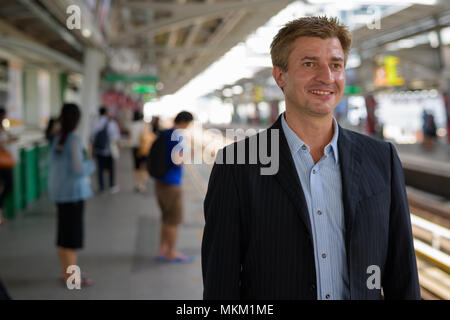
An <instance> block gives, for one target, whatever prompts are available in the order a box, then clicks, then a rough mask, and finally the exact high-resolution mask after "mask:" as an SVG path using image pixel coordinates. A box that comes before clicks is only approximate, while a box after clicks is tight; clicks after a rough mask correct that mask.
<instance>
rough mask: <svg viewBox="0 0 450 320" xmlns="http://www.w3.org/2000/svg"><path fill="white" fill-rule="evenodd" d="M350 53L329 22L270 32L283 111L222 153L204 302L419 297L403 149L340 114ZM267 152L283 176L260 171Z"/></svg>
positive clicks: (311, 20) (340, 29) (211, 199)
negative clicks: (349, 126) (357, 128)
mask: <svg viewBox="0 0 450 320" xmlns="http://www.w3.org/2000/svg"><path fill="white" fill-rule="evenodd" d="M350 46H351V36H350V33H349V32H348V30H347V28H346V27H345V26H343V25H341V24H339V22H338V21H337V20H336V19H329V18H326V17H320V18H319V17H307V18H301V19H297V20H294V21H292V22H290V23H288V24H287V25H285V26H284V27H283V28H282V29H281V30H280V31H279V32H278V34H277V35H276V36H275V38H274V40H273V42H272V44H271V56H272V62H273V65H274V67H273V72H272V74H273V77H274V79H275V81H276V83H277V84H278V86H279V87H280V88H281V89H282V91H283V93H284V96H285V101H286V112H285V113H283V114H282V115H281V116H280V117H279V118H278V120H277V121H276V122H275V123H274V124H273V125H272V127H270V128H269V129H268V130H267V131H264V132H262V133H260V134H258V135H255V136H253V137H250V138H247V139H244V140H241V141H240V142H238V143H234V144H232V145H230V146H228V147H226V148H224V149H223V150H221V151H220V152H219V153H218V156H217V159H216V163H215V164H214V167H213V169H212V172H211V177H210V180H209V185H208V192H207V195H206V198H205V202H204V211H205V222H206V223H205V229H204V234H203V242H202V271H203V283H204V293H203V296H204V298H205V299H320V300H333V299H381V298H382V295H384V298H385V299H419V298H420V289H419V283H418V275H417V266H416V258H415V253H414V245H413V239H412V232H411V222H410V216H409V208H408V202H407V198H406V192H405V185H404V178H403V173H402V167H401V164H400V161H399V158H398V156H397V152H396V150H395V148H394V146H393V145H392V144H390V143H386V142H382V141H379V140H375V139H373V138H370V137H367V136H365V135H361V134H358V133H355V132H352V131H349V130H346V129H344V128H342V127H340V126H339V125H338V123H337V122H336V120H335V119H334V118H333V110H334V108H335V107H336V106H337V105H338V103H339V101H340V100H341V98H342V95H343V92H344V87H345V71H344V68H345V63H346V61H347V57H348V53H349V51H350ZM255 146H256V147H255ZM262 149H264V150H266V151H267V150H271V152H270V153H271V154H270V158H269V159H271V164H272V167H275V169H276V170H269V171H267V170H266V171H264V169H267V164H268V163H267V161H266V160H267V159H268V158H267V157H262V155H264V152H261V151H262ZM242 150H244V151H245V157H244V160H245V161H242V160H243V158H242ZM255 154H256V157H257V160H256V161H252V160H251V158H252V157H253V158H254V156H255ZM253 160H254V159H253ZM263 160H264V161H263ZM273 164H275V166H273ZM272 169H273V168H272ZM267 172H269V173H267Z"/></svg>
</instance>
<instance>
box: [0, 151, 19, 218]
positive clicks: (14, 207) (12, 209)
mask: <svg viewBox="0 0 450 320" xmlns="http://www.w3.org/2000/svg"><path fill="white" fill-rule="evenodd" d="M22 208H23V192H22V164H21V161H20V156H19V154H18V159H17V163H16V165H15V166H14V168H13V185H12V190H11V192H10V193H9V194H8V195H7V196H6V198H5V203H4V209H5V216H6V217H7V218H14V217H15V215H16V213H17V212H18V211H19V210H21V209H22Z"/></svg>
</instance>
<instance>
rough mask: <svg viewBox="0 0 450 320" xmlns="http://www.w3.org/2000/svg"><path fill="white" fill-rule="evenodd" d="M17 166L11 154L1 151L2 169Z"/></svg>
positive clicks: (0, 166)
mask: <svg viewBox="0 0 450 320" xmlns="http://www.w3.org/2000/svg"><path fill="white" fill-rule="evenodd" d="M15 165H16V160H14V157H13V156H12V154H11V152H9V151H8V150H5V149H0V169H12V168H14V166H15Z"/></svg>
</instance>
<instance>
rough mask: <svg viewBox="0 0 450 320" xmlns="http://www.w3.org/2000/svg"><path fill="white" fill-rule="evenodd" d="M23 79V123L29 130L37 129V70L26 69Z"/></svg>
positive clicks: (38, 117) (38, 118)
mask: <svg viewBox="0 0 450 320" xmlns="http://www.w3.org/2000/svg"><path fill="white" fill-rule="evenodd" d="M24 77H25V105H24V107H25V108H24V109H25V110H24V121H25V125H26V126H27V127H29V128H39V120H40V114H39V90H38V70H35V69H27V70H25V73H24Z"/></svg>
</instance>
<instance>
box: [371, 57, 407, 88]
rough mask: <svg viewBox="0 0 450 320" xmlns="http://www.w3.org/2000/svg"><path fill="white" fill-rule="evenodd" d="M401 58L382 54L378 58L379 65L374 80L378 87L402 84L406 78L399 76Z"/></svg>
mask: <svg viewBox="0 0 450 320" xmlns="http://www.w3.org/2000/svg"><path fill="white" fill-rule="evenodd" d="M398 64H399V58H397V57H394V56H381V57H379V58H377V66H376V67H375V72H374V82H375V86H377V87H393V86H401V85H403V84H404V83H405V79H403V78H402V77H400V76H399V74H398V70H397V67H398Z"/></svg>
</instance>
